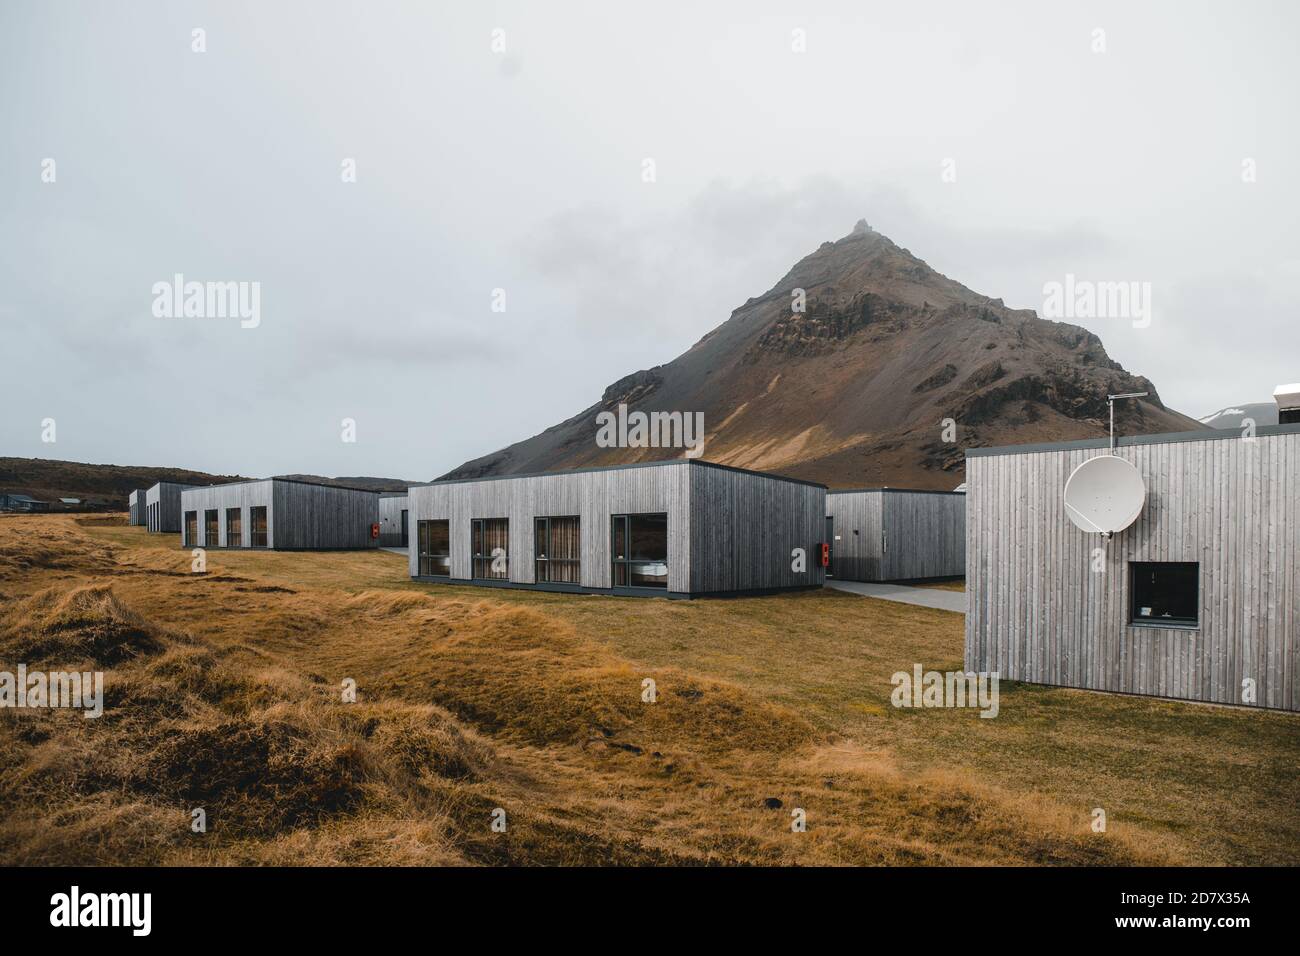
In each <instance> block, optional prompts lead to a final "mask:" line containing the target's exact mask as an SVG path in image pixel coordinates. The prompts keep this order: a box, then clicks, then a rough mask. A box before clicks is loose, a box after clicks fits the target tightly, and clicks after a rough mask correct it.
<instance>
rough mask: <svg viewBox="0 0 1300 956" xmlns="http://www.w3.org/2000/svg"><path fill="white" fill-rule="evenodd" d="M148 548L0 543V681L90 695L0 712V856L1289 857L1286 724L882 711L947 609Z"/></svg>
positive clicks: (1100, 699) (1277, 717) (51, 537)
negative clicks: (421, 581)
mask: <svg viewBox="0 0 1300 956" xmlns="http://www.w3.org/2000/svg"><path fill="white" fill-rule="evenodd" d="M178 543H179V542H178V540H177V538H176V536H159V535H154V536H150V535H147V534H145V533H144V531H143V529H141V528H129V527H126V526H124V525H123V524H121V523H114V522H112V521H104V520H94V519H90V520H85V519H83V520H81V521H78V520H75V519H73V518H71V517H67V516H38V517H13V518H4V519H0V669H12V668H13V667H15V666H16V664H17V663H18V662H19V661H21V662H25V663H26V664H27V665H28V667H29V668H33V669H34V668H36V667H38V666H44V667H46V668H47V669H51V670H53V669H70V668H72V667H74V666H77V665H78V664H82V665H83V669H90V668H92V667H93V668H95V669H100V670H104V671H105V672H106V680H105V683H106V698H107V702H106V711H105V715H104V717H102V718H100V719H99V720H85V719H84V718H83V717H82V716H81V715H80V714H77V713H73V712H62V711H23V712H17V711H13V710H5V711H0V858H3V859H5V860H7V861H12V862H17V863H74V862H76V863H80V862H96V863H167V864H172V863H290V864H335V863H393V864H497V863H520V864H564V863H597V864H601V863H613V864H647V863H648V864H654V863H658V864H664V863H690V864H697V863H705V864H707V863H727V864H735V863H743V864H777V863H784V864H811V865H817V864H930V865H934V864H979V863H993V864H1042V863H1060V864H1094V863H1096V864H1134V863H1156V864H1159V863H1173V864H1180V863H1210V864H1214V863H1224V864H1249V863H1265V864H1293V863H1296V862H1297V860H1298V859H1300V809H1298V808H1297V801H1296V800H1295V790H1296V768H1297V766H1300V732H1298V731H1300V718H1297V717H1296V716H1295V715H1290V714H1282V713H1275V712H1264V711H1248V710H1243V709H1236V708H1225V707H1213V706H1206V705H1197V704H1188V703H1178V702H1172V701H1159V700H1150V699H1143V698H1135V697H1121V696H1116V695H1103V694H1093V693H1087V692H1083V691H1071V690H1064V689H1057V688H1045V687H1037V686H1030V685H1016V684H1010V683H1003V684H1002V687H1001V706H1000V713H999V715H998V717H997V718H995V719H992V720H987V719H981V718H979V716H978V714H977V712H976V711H975V710H953V709H922V710H906V709H895V708H893V707H891V706H890V702H889V694H890V691H891V690H892V686H891V684H890V676H891V675H892V674H893V673H894V672H895V671H899V670H905V671H910V670H911V668H912V665H913V664H914V663H920V664H922V665H923V666H924V667H925V668H926V669H937V670H948V669H953V668H956V667H958V666H959V665H960V662H961V653H962V622H961V618H960V616H958V615H954V614H950V613H947V612H943V611H934V610H928V609H925V608H919V607H912V606H908V605H902V604H893V603H889V602H884V601H876V600H871V599H866V598H861V597H857V596H853V595H848V594H843V593H839V592H833V591H826V592H821V593H815V594H814V593H803V594H799V595H797V596H788V597H766V598H751V599H744V600H718V601H694V602H669V601H665V600H657V599H656V600H645V599H625V598H614V597H605V596H573V595H555V594H543V593H536V592H528V591H504V590H491V591H487V590H484V589H477V588H468V587H450V586H446V587H435V586H426V585H416V584H412V583H411V582H410V581H409V580H408V579H407V578H406V565H405V560H404V559H403V558H402V557H400V556H397V555H393V554H389V553H386V552H366V553H326V554H302V553H293V554H275V553H248V552H231V553H225V552H213V553H210V554H209V556H208V558H209V564H208V573H207V574H205V575H194V574H191V573H189V566H190V557H189V554H188V553H187V552H183V551H181V550H180V549H179V547H178ZM646 678H652V679H653V680H654V681H655V682H656V687H657V698H656V702H655V703H645V702H643V700H642V682H643V680H644V679H646ZM346 679H351V680H354V681H356V685H357V688H358V701H357V702H356V703H344V702H343V701H342V699H341V697H342V695H341V693H340V687H341V685H342V683H343V682H344V681H345V680H346ZM195 807H203V808H204V809H205V811H206V813H207V818H208V824H209V828H208V832H207V833H203V834H195V833H192V832H191V831H190V827H189V821H190V811H191V809H192V808H195ZM1095 807H1101V808H1103V809H1104V810H1105V811H1106V814H1107V819H1108V827H1107V831H1106V832H1105V833H1104V834H1103V833H1094V832H1092V830H1091V828H1090V822H1091V815H1092V811H1093V808H1095ZM498 808H500V810H502V811H504V814H505V819H506V821H507V826H506V830H505V832H495V831H494V830H493V828H492V825H491V824H492V821H493V811H495V810H497V809H498ZM796 808H797V809H802V810H803V811H805V813H806V818H807V830H806V832H792V830H791V819H792V817H791V813H792V810H794V809H796Z"/></svg>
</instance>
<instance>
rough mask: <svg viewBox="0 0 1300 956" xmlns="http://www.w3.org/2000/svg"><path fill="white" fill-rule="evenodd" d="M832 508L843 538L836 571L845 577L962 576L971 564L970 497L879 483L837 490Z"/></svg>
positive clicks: (831, 495)
mask: <svg viewBox="0 0 1300 956" xmlns="http://www.w3.org/2000/svg"><path fill="white" fill-rule="evenodd" d="M826 513H827V514H828V515H829V516H830V517H831V518H833V519H834V534H835V535H836V536H838V538H839V540H837V541H834V542H833V543H832V545H833V549H834V563H835V569H834V570H835V576H836V577H837V578H840V579H841V580H845V581H909V580H915V579H919V578H944V577H958V576H960V575H961V574H963V573H965V570H966V497H965V495H962V494H954V493H947V492H928V491H907V490H905V489H896V488H879V489H871V490H867V491H832V492H830V493H829V494H827V496H826Z"/></svg>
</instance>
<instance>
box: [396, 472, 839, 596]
mask: <svg viewBox="0 0 1300 956" xmlns="http://www.w3.org/2000/svg"><path fill="white" fill-rule="evenodd" d="M824 496H825V488H823V487H821V486H814V485H806V484H796V483H792V482H787V481H782V480H780V479H776V478H771V477H768V476H764V475H758V474H753V473H741V472H734V471H727V470H722V469H718V468H711V467H709V466H706V465H703V464H701V463H698V462H691V461H685V460H679V461H668V462H658V463H655V464H653V465H647V466H644V467H623V468H618V467H616V468H609V469H596V470H588V471H574V472H558V473H555V474H549V475H532V476H521V477H514V478H494V479H483V480H477V481H473V480H471V481H454V482H440V483H435V484H432V485H423V486H417V487H414V488H411V489H410V491H409V494H408V499H407V507H408V509H409V511H410V529H411V543H412V546H411V549H410V559H409V560H410V573H411V576H412V577H415V576H417V573H418V569H419V554H418V552H419V547H418V527H419V525H418V523H419V522H420V521H424V520H430V519H436V520H447V521H448V522H449V532H450V547H451V580H455V581H469V580H471V579H472V574H473V568H472V556H471V553H470V522H471V521H472V520H473V519H475V518H506V519H508V520H509V522H510V526H509V552H510V562H509V580H510V582H512V583H515V584H535V583H537V582H536V568H535V563H534V560H533V554H534V551H533V530H534V529H533V519H534V518H539V517H565V516H570V515H577V516H578V518H579V520H580V529H579V534H580V538H581V562H582V563H581V568H580V570H579V581H580V584H581V586H582V587H584V588H591V589H601V590H604V589H608V588H610V587H611V586H612V583H613V574H612V569H611V566H610V565H611V562H610V550H609V549H610V517H611V516H612V515H616V514H658V513H664V514H666V515H667V516H668V592H669V593H672V594H678V595H684V594H705V593H710V592H727V591H738V590H749V589H754V588H781V587H793V586H806V585H820V584H821V583H822V581H823V575H822V573H821V571H820V569H815V570H814V569H813V568H812V565H814V564H815V561H814V555H813V553H812V549H813V547H814V546H815V545H816V544H817V542H819V541H821V540H822V536H823V531H824V527H825V504H824ZM795 547H804V548H807V549H808V563H809V565H810V569H809V571H807V572H805V573H804V574H803V575H795V574H794V573H793V572H792V571H791V570H790V565H791V561H792V558H791V557H790V551H791V550H792V549H793V548H795ZM699 562H703V564H700V563H699ZM647 593H655V592H653V591H648V592H647ZM658 593H663V592H658Z"/></svg>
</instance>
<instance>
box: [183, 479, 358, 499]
mask: <svg viewBox="0 0 1300 956" xmlns="http://www.w3.org/2000/svg"><path fill="white" fill-rule="evenodd" d="M264 481H281V482H284V483H285V484H287V485H309V486H310V487H312V488H337V489H338V490H339V491H364V492H365V493H366V494H368V495H377V494H379V492H377V491H375V489H373V488H354V487H352V486H351V485H331V484H328V483H326V482H324V481H303V480H302V479H301V478H246V479H244V480H243V481H223V482H220V483H219V484H215V485H185V486H184V487H186V488H197V489H203V488H233V487H234V486H235V485H259V484H261V483H262V482H264Z"/></svg>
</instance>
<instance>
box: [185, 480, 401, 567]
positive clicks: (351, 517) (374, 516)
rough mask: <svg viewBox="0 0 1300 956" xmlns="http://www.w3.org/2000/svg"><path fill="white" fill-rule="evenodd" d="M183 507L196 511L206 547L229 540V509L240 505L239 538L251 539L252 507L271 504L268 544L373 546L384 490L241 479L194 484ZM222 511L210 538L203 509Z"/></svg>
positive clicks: (287, 547)
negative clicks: (373, 529) (372, 533)
mask: <svg viewBox="0 0 1300 956" xmlns="http://www.w3.org/2000/svg"><path fill="white" fill-rule="evenodd" d="M181 497H182V503H181V508H180V511H181V512H182V513H183V512H186V511H197V512H198V521H199V530H198V536H199V540H198V541H197V542H196V544H197V545H201V546H202V547H205V548H221V547H225V546H226V540H227V539H226V531H227V526H226V517H227V516H226V511H227V509H230V508H239V509H240V522H239V523H240V544H239V547H242V548H247V547H249V546H250V544H251V542H252V520H251V516H250V514H249V509H251V508H254V507H264V508H266V525H267V527H266V546H267V548H268V549H270V550H280V551H289V550H303V551H307V550H335V549H338V550H348V549H359V548H373V547H377V546H378V541H377V540H376V539H374V538H372V537H371V536H370V526H371V525H372V524H377V523H378V522H379V494H378V492H374V491H359V490H356V489H351V488H336V487H332V486H329V485H312V484H305V483H303V482H297V481H279V480H276V479H272V478H268V479H265V480H262V481H241V482H234V483H231V484H228V485H211V486H209V487H205V488H192V489H190V490H188V491H186V492H185V493H184V494H183V495H182V496H181ZM213 508H215V509H216V511H217V521H218V528H219V530H218V537H217V540H216V541H208V540H207V530H206V527H205V525H204V520H203V513H204V512H205V511H207V510H209V509H213Z"/></svg>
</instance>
